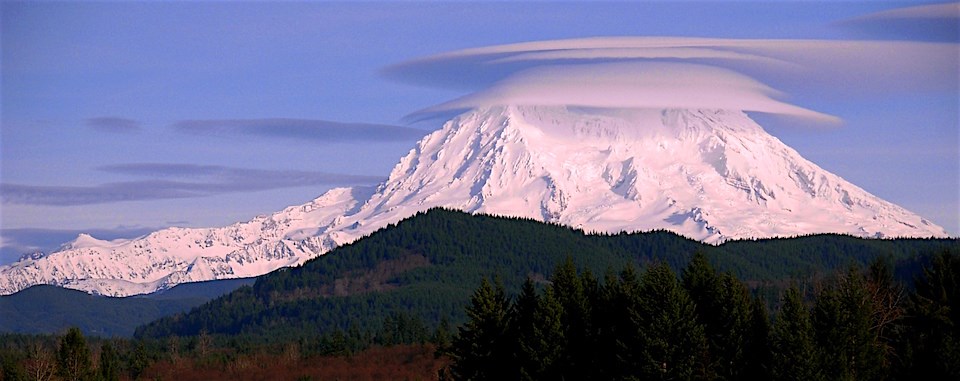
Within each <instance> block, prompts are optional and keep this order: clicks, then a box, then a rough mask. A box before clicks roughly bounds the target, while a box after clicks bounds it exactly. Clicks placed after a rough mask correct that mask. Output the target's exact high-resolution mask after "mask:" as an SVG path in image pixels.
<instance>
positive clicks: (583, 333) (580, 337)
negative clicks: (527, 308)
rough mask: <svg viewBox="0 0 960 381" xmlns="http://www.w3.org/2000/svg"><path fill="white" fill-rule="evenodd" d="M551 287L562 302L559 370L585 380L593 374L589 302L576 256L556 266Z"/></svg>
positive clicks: (566, 375) (569, 376) (560, 302)
mask: <svg viewBox="0 0 960 381" xmlns="http://www.w3.org/2000/svg"><path fill="white" fill-rule="evenodd" d="M550 280H551V285H550V289H551V290H552V294H553V295H554V296H555V297H556V298H557V301H558V302H559V305H560V311H561V314H560V322H561V326H562V330H561V331H562V337H563V338H564V340H565V342H564V343H563V345H562V346H561V347H562V348H563V350H564V352H563V354H562V356H561V360H560V363H559V364H560V372H561V373H562V374H563V375H564V376H565V377H567V378H571V379H578V380H586V379H590V378H591V377H592V376H593V375H594V369H592V367H591V361H590V360H591V359H592V357H593V356H594V354H593V353H591V351H592V346H591V345H590V301H589V300H588V299H587V295H586V290H585V288H584V284H583V280H582V279H581V277H579V276H578V275H577V268H576V266H575V265H574V264H573V259H572V258H571V257H567V259H566V260H565V261H564V262H563V263H561V264H560V265H558V266H557V268H556V270H554V272H553V276H552V277H551V278H550Z"/></svg>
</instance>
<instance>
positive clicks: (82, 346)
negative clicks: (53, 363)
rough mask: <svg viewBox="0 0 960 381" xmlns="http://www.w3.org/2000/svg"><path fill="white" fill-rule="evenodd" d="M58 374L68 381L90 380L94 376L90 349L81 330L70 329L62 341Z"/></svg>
mask: <svg viewBox="0 0 960 381" xmlns="http://www.w3.org/2000/svg"><path fill="white" fill-rule="evenodd" d="M57 374H58V375H59V376H60V377H61V378H63V379H64V380H68V381H77V380H88V379H90V378H91V376H92V375H93V372H92V365H91V360H90V348H89V347H87V340H86V339H85V338H84V337H83V333H82V332H80V329H79V328H76V327H73V328H70V329H69V330H67V334H66V335H64V336H63V338H62V339H61V340H60V349H59V351H58V352H57Z"/></svg>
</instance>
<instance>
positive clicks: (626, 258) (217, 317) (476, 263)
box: [137, 209, 960, 342]
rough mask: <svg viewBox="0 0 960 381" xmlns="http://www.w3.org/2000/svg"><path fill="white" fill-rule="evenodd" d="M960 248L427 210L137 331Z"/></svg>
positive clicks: (444, 308)
mask: <svg viewBox="0 0 960 381" xmlns="http://www.w3.org/2000/svg"><path fill="white" fill-rule="evenodd" d="M958 249H960V240H957V239H898V240H875V239H862V238H855V237H850V236H841V235H814V236H806V237H800V238H784V239H768V240H758V241H735V242H728V243H726V244H723V245H720V246H710V245H705V244H702V243H699V242H697V241H693V240H690V239H686V238H683V237H681V236H679V235H676V234H674V233H670V232H664V231H658V232H648V233H637V234H616V235H585V234H584V233H583V232H582V231H579V230H575V229H571V228H568V227H563V226H559V225H553V224H544V223H541V222H536V221H533V220H527V219H519V218H503V217H491V216H484V215H470V214H467V213H463V212H457V211H450V210H442V209H433V210H430V211H428V212H426V213H419V214H417V215H416V216H415V217H413V218H409V219H406V220H404V221H401V222H400V223H398V224H397V225H391V226H389V227H387V228H385V229H382V230H380V231H377V232H375V233H373V234H372V235H370V236H369V237H366V238H364V239H361V240H359V241H357V242H355V243H353V244H349V245H345V246H343V247H340V248H338V249H336V250H334V251H332V252H330V253H329V254H327V255H324V256H321V257H319V258H316V259H314V260H311V261H309V262H307V263H305V264H304V265H302V266H300V267H296V268H289V269H281V270H278V271H276V272H273V273H271V274H268V275H265V276H262V277H260V278H258V280H257V282H256V283H255V284H254V285H253V286H252V287H243V288H240V289H238V290H237V291H234V292H233V293H231V294H228V295H226V296H224V297H222V298H219V299H216V300H214V301H211V302H210V303H207V304H205V305H203V306H201V307H198V308H196V309H194V310H192V311H191V312H190V313H187V314H178V315H175V316H172V317H167V318H163V319H160V320H158V321H156V322H153V323H151V324H148V325H146V326H143V327H141V328H138V330H137V335H138V336H140V337H163V336H167V335H178V336H191V335H197V334H198V333H199V332H201V331H207V332H210V333H215V334H225V335H237V334H240V335H244V336H247V337H253V338H259V339H260V340H264V341H275V342H282V341H285V340H296V339H312V338H316V337H319V336H321V335H323V334H326V333H330V332H332V331H335V330H345V331H346V330H360V331H367V332H372V331H375V330H377V329H378V328H379V327H380V325H381V324H382V323H383V320H384V319H385V318H388V317H391V316H415V317H418V318H419V319H422V320H423V322H424V323H425V324H427V325H429V326H435V325H436V324H438V322H439V321H440V320H441V319H443V318H446V319H449V321H450V322H451V323H454V324H458V323H460V322H462V321H463V320H464V318H465V316H464V312H463V307H464V305H465V304H466V303H467V301H468V299H469V295H470V294H471V292H472V291H473V290H474V289H475V288H476V286H477V285H478V284H479V283H480V281H481V279H482V278H490V277H497V278H499V279H500V280H501V281H502V282H503V283H504V285H505V286H506V288H507V289H508V290H509V291H511V292H516V291H517V290H518V289H519V287H520V285H521V283H522V282H523V280H524V279H526V278H527V277H528V276H529V277H532V278H533V279H535V280H539V281H543V280H544V279H546V278H547V277H548V276H549V274H550V272H551V270H552V269H553V268H554V267H555V266H556V265H557V264H558V263H560V262H561V261H563V260H564V259H565V258H567V257H571V258H573V260H574V262H575V263H576V264H577V265H578V267H580V268H586V269H589V270H591V271H592V272H593V273H594V274H595V275H596V276H598V277H602V276H603V275H604V273H605V272H606V271H607V270H608V269H618V268H621V267H622V266H624V265H625V264H627V263H634V264H637V265H639V266H644V265H645V264H647V263H650V262H652V261H665V262H667V263H668V264H670V265H671V266H672V267H673V268H675V269H676V268H680V267H682V266H684V265H685V264H686V262H687V261H688V260H689V258H690V257H691V255H692V254H693V253H694V252H696V251H697V250H701V251H703V252H704V253H705V254H706V255H707V257H708V258H709V259H710V260H711V262H712V263H713V264H714V265H715V266H716V267H717V268H718V269H719V270H721V271H731V272H733V273H735V274H736V275H737V276H738V277H740V279H742V280H744V281H747V282H748V284H753V285H762V284H766V285H773V286H776V285H777V284H783V282H784V281H785V280H789V279H791V278H793V279H807V278H808V277H810V276H811V275H814V274H819V273H824V272H828V271H830V270H832V269H834V268H837V267H838V266H843V265H847V264H850V263H859V264H866V263H869V262H870V261H872V260H874V259H876V258H878V257H886V258H889V259H890V260H892V261H893V262H894V263H895V264H896V265H897V268H898V270H899V271H900V272H902V273H905V274H909V273H911V272H915V271H916V269H917V268H918V266H917V265H918V263H921V262H922V261H923V259H924V257H925V256H926V255H928V254H932V253H935V252H938V251H943V250H954V251H956V250H958Z"/></svg>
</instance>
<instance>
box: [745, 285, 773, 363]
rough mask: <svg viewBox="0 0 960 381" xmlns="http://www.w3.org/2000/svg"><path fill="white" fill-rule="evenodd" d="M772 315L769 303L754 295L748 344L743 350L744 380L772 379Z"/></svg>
mask: <svg viewBox="0 0 960 381" xmlns="http://www.w3.org/2000/svg"><path fill="white" fill-rule="evenodd" d="M769 342H770V315H769V314H767V303H766V302H765V301H764V300H763V298H761V297H754V298H753V303H751V305H750V322H749V331H748V334H747V340H746V345H745V347H744V350H743V353H744V354H743V357H744V360H745V361H744V364H743V373H742V378H741V379H743V380H756V381H761V380H769V379H770V372H769V370H770V364H771V363H772V360H771V358H770V345H769Z"/></svg>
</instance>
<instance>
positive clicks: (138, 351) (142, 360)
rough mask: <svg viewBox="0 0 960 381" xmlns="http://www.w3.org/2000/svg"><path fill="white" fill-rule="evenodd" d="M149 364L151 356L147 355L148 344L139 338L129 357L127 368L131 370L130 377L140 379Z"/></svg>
mask: <svg viewBox="0 0 960 381" xmlns="http://www.w3.org/2000/svg"><path fill="white" fill-rule="evenodd" d="M149 365H150V357H149V356H148V355H147V346H146V345H145V344H144V343H143V341H142V340H138V341H137V343H136V345H134V348H133V351H132V352H131V353H130V357H129V358H128V359H127V370H128V371H129V372H130V378H132V379H134V380H136V379H139V378H140V375H141V374H143V371H144V370H146V369H147V366H149Z"/></svg>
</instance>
